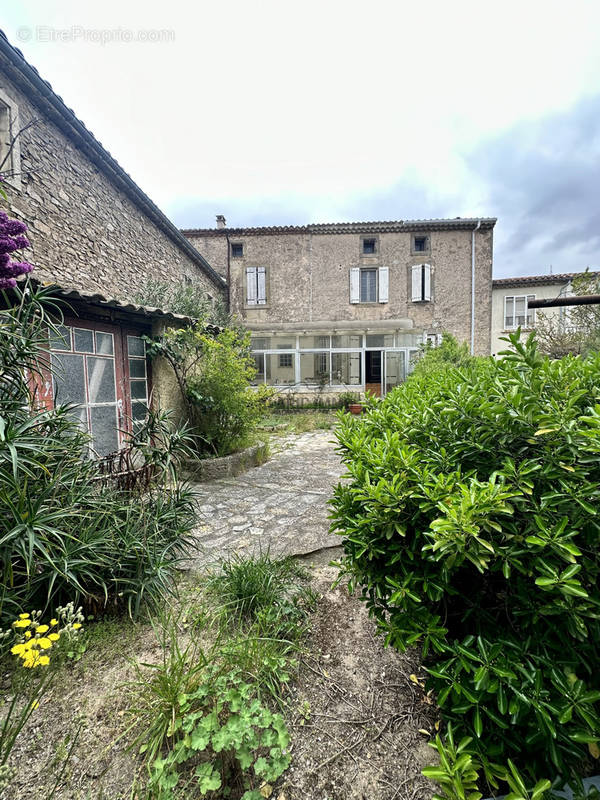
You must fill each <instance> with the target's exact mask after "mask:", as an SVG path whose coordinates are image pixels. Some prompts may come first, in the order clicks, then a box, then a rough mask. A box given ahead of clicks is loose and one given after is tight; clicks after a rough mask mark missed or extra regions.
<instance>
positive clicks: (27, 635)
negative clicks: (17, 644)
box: [24, 631, 31, 639]
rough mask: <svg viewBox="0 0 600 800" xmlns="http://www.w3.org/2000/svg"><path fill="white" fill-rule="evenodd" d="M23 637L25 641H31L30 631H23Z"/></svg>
mask: <svg viewBox="0 0 600 800" xmlns="http://www.w3.org/2000/svg"><path fill="white" fill-rule="evenodd" d="M24 636H25V638H26V639H31V631H25V633H24Z"/></svg>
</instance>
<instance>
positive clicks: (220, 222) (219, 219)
mask: <svg viewBox="0 0 600 800" xmlns="http://www.w3.org/2000/svg"><path fill="white" fill-rule="evenodd" d="M226 225H227V220H226V219H225V217H224V216H223V214H217V228H224V227H225V226H226Z"/></svg>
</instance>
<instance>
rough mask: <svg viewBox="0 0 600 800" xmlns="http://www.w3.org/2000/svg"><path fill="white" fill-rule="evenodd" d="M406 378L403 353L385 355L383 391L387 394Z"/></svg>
mask: <svg viewBox="0 0 600 800" xmlns="http://www.w3.org/2000/svg"><path fill="white" fill-rule="evenodd" d="M405 378H406V356H405V354H404V353H394V352H387V353H386V354H385V390H386V392H389V391H390V390H391V389H393V388H394V386H397V385H398V384H399V383H402V381H404V380H405Z"/></svg>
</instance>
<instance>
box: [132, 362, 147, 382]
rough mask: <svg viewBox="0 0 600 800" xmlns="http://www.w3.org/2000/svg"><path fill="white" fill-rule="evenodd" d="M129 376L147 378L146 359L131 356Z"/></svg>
mask: <svg viewBox="0 0 600 800" xmlns="http://www.w3.org/2000/svg"><path fill="white" fill-rule="evenodd" d="M129 377H131V378H145V377H146V361H145V359H143V358H130V359H129Z"/></svg>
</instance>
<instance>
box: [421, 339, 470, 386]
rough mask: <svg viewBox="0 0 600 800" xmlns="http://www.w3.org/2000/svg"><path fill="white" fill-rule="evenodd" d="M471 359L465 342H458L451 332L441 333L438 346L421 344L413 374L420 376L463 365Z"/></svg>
mask: <svg viewBox="0 0 600 800" xmlns="http://www.w3.org/2000/svg"><path fill="white" fill-rule="evenodd" d="M471 361H472V356H471V354H470V353H469V345H468V344H467V342H460V343H459V342H458V341H457V339H456V337H454V336H453V335H452V334H451V333H447V332H445V333H444V334H443V335H442V343H441V344H440V345H439V346H438V347H434V346H433V345H432V344H430V343H429V342H427V344H425V345H422V355H421V358H420V359H419V360H418V361H417V364H416V366H415V368H414V370H413V373H412V374H413V375H415V376H418V377H422V376H424V375H430V374H431V373H433V372H437V371H438V370H440V369H448V368H449V367H465V366H467V365H468V364H469V363H470V362H471Z"/></svg>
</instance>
